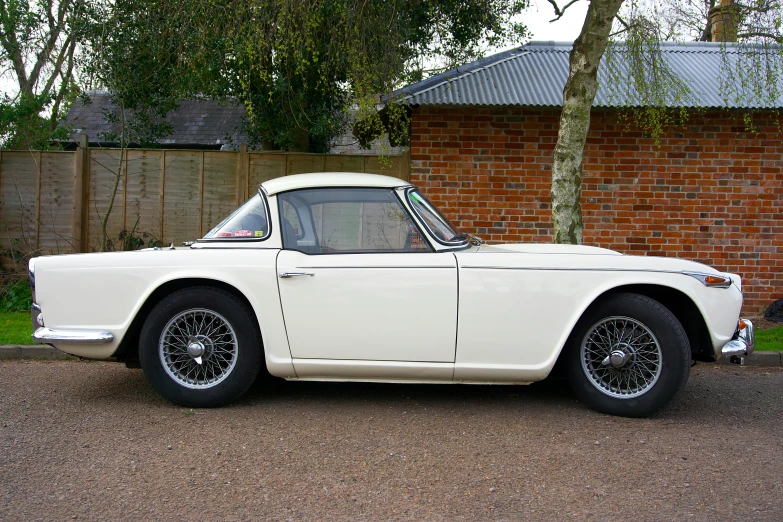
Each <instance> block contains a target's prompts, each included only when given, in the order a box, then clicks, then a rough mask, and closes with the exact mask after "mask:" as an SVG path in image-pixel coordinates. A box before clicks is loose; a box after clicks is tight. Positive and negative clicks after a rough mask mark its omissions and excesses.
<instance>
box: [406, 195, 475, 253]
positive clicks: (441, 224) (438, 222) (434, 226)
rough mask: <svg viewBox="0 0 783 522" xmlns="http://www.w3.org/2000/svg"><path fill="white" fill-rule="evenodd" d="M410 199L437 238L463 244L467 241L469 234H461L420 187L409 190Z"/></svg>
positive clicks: (443, 241) (415, 209)
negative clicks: (428, 199)
mask: <svg viewBox="0 0 783 522" xmlns="http://www.w3.org/2000/svg"><path fill="white" fill-rule="evenodd" d="M408 201H410V204H411V206H412V207H413V210H414V211H415V212H416V213H417V214H418V215H419V217H420V218H421V220H422V221H424V224H425V226H426V227H427V229H428V230H429V232H430V234H432V235H433V236H434V237H435V239H437V240H438V241H440V242H441V243H452V244H453V243H460V244H462V243H465V242H467V240H468V238H467V236H466V235H465V234H459V233H458V232H457V231H456V229H455V228H454V226H453V225H452V224H451V223H450V222H449V220H448V219H446V218H445V217H444V216H443V214H441V213H440V212H438V209H436V208H435V207H434V206H433V205H432V203H430V202H429V201H427V198H425V197H424V195H423V194H422V193H421V192H419V191H418V189H416V190H411V191H410V192H408Z"/></svg>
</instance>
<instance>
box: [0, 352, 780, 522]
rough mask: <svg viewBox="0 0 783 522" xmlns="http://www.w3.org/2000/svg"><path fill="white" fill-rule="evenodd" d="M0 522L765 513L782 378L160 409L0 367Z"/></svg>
mask: <svg viewBox="0 0 783 522" xmlns="http://www.w3.org/2000/svg"><path fill="white" fill-rule="evenodd" d="M0 390H1V391H0V519H1V520H38V519H40V520H72V519H78V520H117V519H126V520H144V519H150V518H154V519H161V520H168V519H176V520H260V519H268V520H344V519H359V520H378V519H385V520H388V519H401V520H408V519H414V520H439V519H448V520H462V519H468V520H476V519H498V520H517V519H537V520H541V519H553V520H563V519H572V520H627V519H631V518H633V519H635V520H710V521H713V520H781V519H783V490H782V489H781V487H783V486H782V485H783V444H782V443H781V437H782V436H783V371H781V369H779V368H739V367H731V366H729V367H727V366H709V365H699V366H697V367H696V368H694V369H693V373H692V375H691V379H690V381H689V383H688V386H687V388H686V390H685V393H684V394H683V396H682V397H681V398H680V399H679V400H678V401H677V402H676V403H675V404H674V405H673V406H671V407H670V408H669V409H667V410H666V411H664V412H663V413H662V414H660V415H659V416H658V417H656V418H653V419H641V420H639V419H636V420H634V419H621V418H615V417H608V416H605V415H600V414H597V413H593V412H591V411H589V410H586V409H585V408H584V407H582V406H581V405H580V404H578V403H576V402H575V399H574V398H573V396H572V395H571V393H570V392H569V391H568V390H567V388H566V387H565V383H563V382H562V381H552V382H544V383H539V384H535V385H532V386H528V387H516V386H515V387H510V386H449V385H429V386H427V385H386V384H383V385H381V384H331V383H281V384H279V385H277V386H274V387H273V388H271V389H270V388H268V387H262V386H257V387H255V388H254V389H252V390H251V391H250V392H249V393H248V394H247V395H246V396H245V398H244V399H243V400H242V401H240V402H239V403H238V404H235V405H233V406H231V407H227V408H222V409H217V410H195V411H193V410H189V409H184V408H180V407H176V406H173V405H171V404H169V403H167V402H165V401H164V400H163V399H161V398H160V397H159V396H157V395H156V394H155V393H154V392H153V390H152V389H151V387H150V386H149V385H148V384H147V383H146V381H145V380H144V377H143V375H142V373H141V371H139V370H128V369H126V368H125V367H123V366H121V365H118V364H112V363H86V362H74V361H58V362H54V361H4V362H0Z"/></svg>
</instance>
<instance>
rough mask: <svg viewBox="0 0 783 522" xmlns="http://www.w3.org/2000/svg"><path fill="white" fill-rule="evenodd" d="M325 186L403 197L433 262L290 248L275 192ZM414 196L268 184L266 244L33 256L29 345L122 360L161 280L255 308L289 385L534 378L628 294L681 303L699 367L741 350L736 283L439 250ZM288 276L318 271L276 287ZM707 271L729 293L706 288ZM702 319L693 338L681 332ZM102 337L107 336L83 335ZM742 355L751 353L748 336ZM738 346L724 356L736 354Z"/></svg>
mask: <svg viewBox="0 0 783 522" xmlns="http://www.w3.org/2000/svg"><path fill="white" fill-rule="evenodd" d="M316 187H376V188H388V189H390V190H394V191H396V192H397V193H398V194H399V195H400V199H401V201H402V202H403V203H404V204H405V206H406V209H407V211H408V212H410V213H411V215H412V216H413V217H414V219H415V220H416V223H417V225H419V226H420V228H421V231H422V233H423V234H424V236H425V237H426V240H427V241H428V243H429V244H431V245H432V248H433V251H432V252H426V253H424V252H417V253H411V252H393V253H367V254H362V253H346V254H341V253H330V254H324V255H309V254H307V253H303V252H300V251H296V250H290V249H284V248H283V243H282V242H283V239H282V235H283V227H282V226H281V223H280V214H279V209H278V204H279V201H278V196H279V195H280V194H282V193H285V192H288V191H293V190H300V189H303V188H316ZM408 187H410V185H409V184H408V183H407V182H405V181H402V180H398V179H394V178H388V177H384V176H375V175H368V174H345V173H340V174H331V173H324V174H309V175H296V176H289V177H285V178H279V179H275V180H271V181H268V182H266V183H264V184H263V185H262V191H263V192H264V197H265V198H266V201H267V204H268V210H269V214H270V217H271V221H270V223H271V232H270V233H269V236H268V238H266V239H265V240H264V241H263V242H241V241H231V242H228V241H220V240H214V241H198V242H196V243H195V244H193V245H192V246H190V247H189V248H176V249H175V248H171V249H167V248H163V249H147V250H143V251H135V252H116V253H101V254H97V253H94V254H74V255H60V256H50V257H40V258H36V259H35V263H34V267H33V272H34V288H35V289H34V294H35V303H36V304H37V306H38V307H40V311H41V313H42V317H43V319H42V320H41V321H39V324H40V323H43V324H44V325H45V326H41V327H40V328H38V329H37V331H36V334H34V335H35V337H36V339H37V340H39V341H40V342H48V343H50V344H52V345H54V346H56V347H57V348H59V349H60V350H62V351H64V352H66V353H69V354H73V355H76V356H79V357H84V358H89V359H112V358H117V359H119V360H123V359H127V358H129V357H130V356H129V354H132V353H133V350H134V346H133V343H134V342H135V343H138V327H139V321H140V320H142V319H143V318H140V314H144V313H149V309H150V307H151V306H152V305H153V304H154V301H156V300H159V299H161V297H162V296H163V295H165V293H166V292H165V289H166V288H167V285H168V287H170V288H180V287H181V286H182V285H183V284H212V283H213V282H214V283H215V284H218V285H220V286H221V288H225V289H230V290H231V291H232V292H235V293H237V294H238V295H241V296H243V297H244V298H245V299H246V300H247V302H248V303H249V305H250V307H251V308H252V311H253V314H254V315H255V317H256V319H257V321H258V326H259V327H260V332H261V336H262V338H263V355H264V357H265V361H266V368H267V369H268V371H269V372H270V373H271V374H272V375H274V376H277V377H282V378H285V379H303V380H319V379H323V380H341V381H345V380H357V381H407V382H464V383H530V382H533V381H539V380H541V379H544V378H545V377H546V376H547V375H548V374H549V373H550V371H551V370H552V368H553V367H554V365H555V362H556V361H557V359H558V356H559V355H560V353H561V351H562V350H563V347H564V346H565V345H566V341H567V339H568V338H569V335H570V334H571V332H572V330H573V329H574V327H575V325H576V324H577V321H578V320H579V319H580V317H581V316H582V315H583V314H584V313H585V311H586V310H587V309H588V307H590V306H591V304H593V303H594V302H596V300H597V299H599V298H600V297H601V296H603V295H606V294H607V293H608V292H612V291H617V290H618V289H624V288H631V289H634V288H635V289H653V290H655V289H658V290H655V291H661V292H663V293H661V295H662V296H666V297H667V298H668V299H669V300H671V299H679V300H682V303H681V304H682V306H681V307H679V308H678V310H680V311H681V310H685V309H688V310H690V312H689V313H690V314H691V316H689V317H688V318H683V317H681V318H680V322H682V323H683V325H684V326H685V327H686V330H687V331H688V335H689V337H690V338H691V341H690V344H691V349H692V350H693V353H694V357H696V356H697V355H698V357H697V358H701V359H706V360H709V359H717V358H718V357H720V356H721V354H722V351H724V348H725V347H726V346H727V344H729V343H730V342H731V341H732V340H734V341H735V343H736V341H737V339H738V336H737V324H738V318H739V314H740V309H741V306H742V293H741V282H740V278H739V276H736V275H729V274H722V273H720V272H718V271H717V270H714V269H712V268H710V267H708V266H705V265H702V264H698V263H694V262H690V261H684V260H680V259H673V258H662V257H635V256H628V255H621V254H618V253H616V252H613V251H610V250H605V249H600V248H594V247H588V246H571V245H544V244H512V245H486V244H481V245H477V244H474V243H469V244H466V245H464V246H463V247H461V248H454V247H453V246H451V245H449V246H446V245H441V244H440V243H439V242H438V241H436V240H435V238H433V237H432V233H431V232H430V231H429V229H428V228H427V226H423V225H424V224H423V223H422V222H421V218H420V217H419V216H418V215H417V214H416V212H414V211H413V210H412V209H411V208H410V203H409V202H407V201H406V200H405V199H404V198H403V197H402V192H403V191H404V190H406V188H408ZM287 272H289V273H290V272H296V273H302V272H306V273H308V274H312V275H307V276H304V277H281V274H285V273H287ZM707 275H714V276H718V277H721V278H724V280H726V281H728V283H727V284H728V286H726V285H723V287H710V286H707V285H706V284H705V283H704V282H703V278H704V277H705V276H707ZM697 276H699V277H697ZM183 281H185V282H186V283H182V282H183ZM162 289H163V290H162ZM687 300H689V301H690V303H688V304H687V305H686V303H685V302H686V301H687ZM674 308H677V306H674ZM695 311H697V312H698V316H699V317H698V318H696V317H693V315H694V314H695ZM698 319H701V320H703V324H702V326H701V327H700V330H699V328H696V327H695V326H692V327H690V326H688V325H686V324H685V323H686V322H690V321H698ZM134 321H135V327H134ZM134 328H135V330H134ZM96 333H102V334H103V337H100V336H98V338H96V337H95V335H92V337H91V336H90V335H91V334H96ZM107 334H108V335H107ZM84 336H86V337H84ZM129 336H135V337H134V338H133V339H131V337H129ZM697 337H699V338H698V339H697ZM80 339H87V340H88V341H87V342H81V341H80ZM129 339H130V341H129ZM123 341H125V342H123ZM696 344H698V346H696ZM748 344H750V345H751V346H750V350H751V351H752V332H751V340H750V342H749V343H747V342H746V343H745V345H748ZM734 348H735V350H734V351H730V350H729V351H727V352H726V353H728V354H729V355H732V354H735V353H740V351H742V350H740V351H737V350H736V346H735V347H734ZM740 348H742V347H740ZM744 348H745V351H742V353H747V346H744Z"/></svg>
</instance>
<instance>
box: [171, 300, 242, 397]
mask: <svg viewBox="0 0 783 522" xmlns="http://www.w3.org/2000/svg"><path fill="white" fill-rule="evenodd" d="M158 352H159V354H160V360H161V362H162V363H163V368H164V369H165V370H166V373H167V374H168V375H169V376H170V377H171V378H172V379H174V380H175V381H177V383H178V384H180V385H181V386H184V387H186V388H194V389H201V388H211V387H212V386H215V385H217V384H219V383H220V382H222V381H223V380H225V379H226V377H228V375H229V374H230V373H231V372H232V371H233V369H234V367H235V365H236V361H237V355H238V353H239V346H238V343H237V337H236V333H235V332H234V329H233V327H232V326H231V324H230V323H229V322H228V321H227V320H226V319H225V318H224V317H223V316H222V315H220V314H218V313H217V312H214V311H212V310H206V309H203V308H194V309H191V310H186V311H184V312H181V313H179V314H177V315H176V316H175V317H174V318H172V319H171V320H170V321H169V322H168V324H166V326H165V327H164V328H163V332H162V333H161V336H160V341H159V343H158Z"/></svg>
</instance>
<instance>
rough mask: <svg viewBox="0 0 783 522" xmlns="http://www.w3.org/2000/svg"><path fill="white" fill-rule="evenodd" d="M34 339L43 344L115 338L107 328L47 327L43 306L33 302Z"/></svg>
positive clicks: (102, 341)
mask: <svg viewBox="0 0 783 522" xmlns="http://www.w3.org/2000/svg"><path fill="white" fill-rule="evenodd" d="M31 314H32V320H33V341H35V342H37V343H41V344H106V343H110V342H112V341H113V340H114V335H112V333H111V332H109V331H106V330H87V329H82V328H46V327H45V326H44V319H43V314H42V313H41V307H40V306H38V305H37V304H35V303H33V307H32V310H31Z"/></svg>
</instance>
